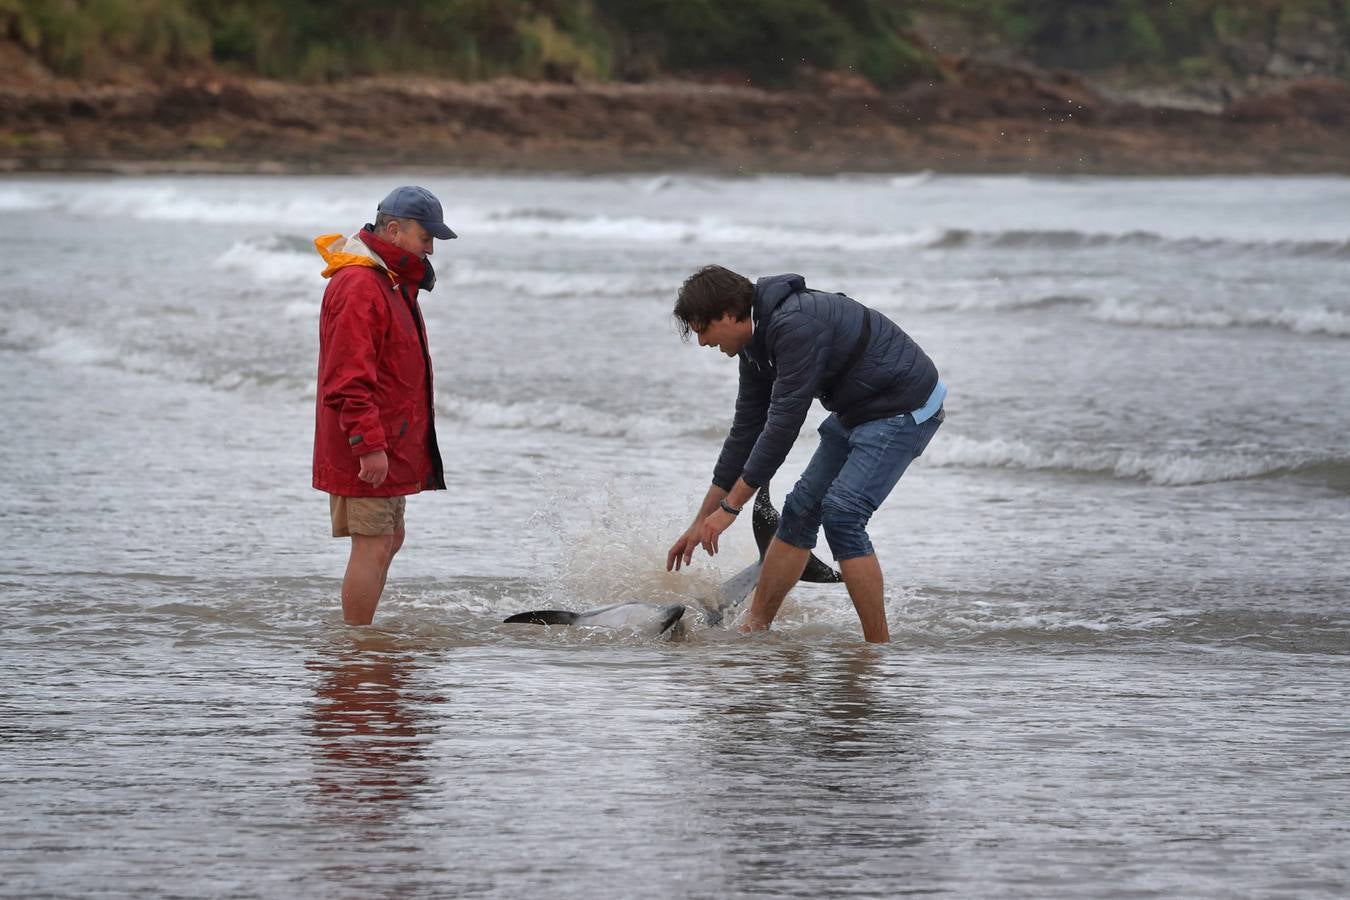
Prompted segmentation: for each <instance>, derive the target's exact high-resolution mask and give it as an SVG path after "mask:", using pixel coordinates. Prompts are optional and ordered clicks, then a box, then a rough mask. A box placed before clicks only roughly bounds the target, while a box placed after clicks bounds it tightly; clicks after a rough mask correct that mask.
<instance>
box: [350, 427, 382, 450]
mask: <svg viewBox="0 0 1350 900" xmlns="http://www.w3.org/2000/svg"><path fill="white" fill-rule="evenodd" d="M347 445H348V446H349V447H351V448H352V456H365V455H366V454H367V453H378V452H379V451H381V450H388V449H389V444H388V442H386V441H385V439H384V431H383V430H376V431H373V432H370V431H367V432H361V433H356V434H351V435H348V436H347Z"/></svg>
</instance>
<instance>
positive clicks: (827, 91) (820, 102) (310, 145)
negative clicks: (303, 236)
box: [0, 60, 1350, 174]
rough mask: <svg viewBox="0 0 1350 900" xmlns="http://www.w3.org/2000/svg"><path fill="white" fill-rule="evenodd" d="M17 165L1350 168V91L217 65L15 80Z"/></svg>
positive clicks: (961, 74)
mask: <svg viewBox="0 0 1350 900" xmlns="http://www.w3.org/2000/svg"><path fill="white" fill-rule="evenodd" d="M391 134H395V135H398V136H399V139H398V140H397V141H391V140H389V136H390V135H391ZM0 166H3V167H5V168H8V169H11V170H15V169H26V170H40V169H48V170H51V169H90V168H92V169H126V168H131V169H154V168H172V169H180V170H214V171H230V170H262V171H344V170H362V169H372V168H380V167H387V166H400V167H407V166H423V167H437V168H469V169H472V168H485V169H493V170H503V169H532V170H556V171H632V170H655V169H672V168H674V169H693V170H702V171H718V172H732V173H735V172H756V171H796V172H808V173H829V172H838V171H897V170H912V169H933V170H937V171H951V172H1046V173H1064V174H1069V173H1141V174H1142V173H1150V174H1171V173H1178V174H1179V173H1205V172H1231V173H1242V172H1277V173H1296V172H1350V87H1347V86H1346V85H1345V84H1344V83H1343V82H1339V81H1334V80H1329V79H1312V80H1301V81H1296V82H1290V83H1287V84H1286V85H1284V86H1283V87H1281V88H1279V89H1278V90H1276V91H1275V92H1273V93H1268V94H1264V95H1254V96H1250V97H1244V98H1241V99H1235V100H1233V101H1232V102H1230V103H1228V104H1227V105H1226V106H1224V107H1223V108H1222V109H1221V110H1219V111H1218V112H1211V111H1205V110H1197V109H1178V108H1171V107H1167V106H1154V105H1148V104H1144V103H1139V102H1135V101H1130V100H1120V99H1117V98H1112V97H1108V96H1106V95H1104V94H1103V93H1102V92H1100V91H1098V90H1096V89H1094V87H1093V86H1091V85H1090V84H1089V83H1088V82H1086V81H1084V80H1082V79H1080V78H1078V77H1076V76H1073V75H1070V74H1067V73H1061V74H1058V75H1047V74H1045V73H1042V72H1038V71H1035V70H1027V69H1021V68H1016V67H1009V66H1006V65H1001V64H995V63H991V62H987V61H986V62H980V61H974V60H956V61H952V62H950V63H948V64H947V68H946V71H945V72H944V75H943V77H942V78H940V79H935V80H933V81H931V82H924V83H920V84H915V85H911V86H909V87H908V88H906V89H904V90H901V91H893V92H882V91H878V90H877V89H875V88H874V87H872V86H871V85H869V84H867V83H866V82H860V81H857V80H848V79H842V80H841V79H837V78H822V79H821V80H820V82H819V83H818V84H817V85H815V86H814V87H813V88H811V89H801V90H791V91H766V90H761V89H758V88H753V87H747V86H744V85H740V86H737V85H727V84H706V83H691V82H673V81H665V82H655V83H648V84H636V85H634V84H612V83H604V84H600V83H593V84H585V83H583V84H553V83H539V82H525V81H519V80H500V81H493V82H483V83H476V84H463V83H455V82H443V81H429V80H410V79H406V78H400V79H369V80H362V81H352V82H344V83H339V84H333V85H323V86H303V85H294V84H287V83H280V82H274V81H264V80H256V79H239V78H224V77H220V76H215V75H198V76H184V77H180V78H177V79H171V80H169V81H166V82H163V83H153V84H152V83H140V84H120V85H99V86H89V85H78V84H71V83H66V82H51V83H47V84H44V85H33V84H29V85H24V86H18V87H14V86H10V87H4V86H0Z"/></svg>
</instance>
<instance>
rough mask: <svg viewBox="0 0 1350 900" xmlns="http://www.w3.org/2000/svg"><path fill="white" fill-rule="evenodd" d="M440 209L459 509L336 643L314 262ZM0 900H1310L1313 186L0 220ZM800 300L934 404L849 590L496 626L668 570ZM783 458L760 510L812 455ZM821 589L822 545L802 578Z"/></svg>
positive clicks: (1336, 655) (1336, 532)
mask: <svg viewBox="0 0 1350 900" xmlns="http://www.w3.org/2000/svg"><path fill="white" fill-rule="evenodd" d="M409 181H417V182H421V183H424V184H426V185H427V186H428V187H430V188H431V189H432V190H433V191H435V192H436V193H437V194H438V195H439V196H440V197H441V198H442V200H443V201H444V203H445V206H446V215H447V219H448V220H449V222H450V224H451V225H452V227H454V228H455V229H456V230H457V231H458V232H459V234H460V235H461V237H460V239H459V240H456V241H452V242H448V243H443V244H440V245H439V246H438V247H437V250H436V254H435V256H434V258H433V262H434V263H435V264H436V266H437V269H438V273H439V283H438V285H437V286H436V289H435V291H434V292H432V293H431V294H428V295H424V298H423V304H424V305H423V308H424V312H425V316H426V320H427V327H428V330H429V333H430V340H431V347H432V356H433V359H434V362H435V366H436V391H437V397H436V406H437V416H438V428H439V433H440V441H441V447H442V449H443V454H444V457H445V462H446V470H447V475H448V480H449V483H450V489H449V490H448V491H445V492H442V493H435V494H423V495H420V496H416V497H413V498H412V499H411V500H410V502H409V505H408V539H407V544H406V547H405V549H404V550H403V552H402V553H401V554H400V555H399V557H398V558H397V560H396V561H395V563H394V567H393V570H392V572H391V576H390V583H389V585H388V588H387V590H386V593H385V598H384V600H383V602H382V604H381V606H380V608H379V613H378V615H377V618H376V623H375V626H374V627H373V628H369V629H358V628H348V627H346V626H344V625H343V624H342V620H341V615H340V611H339V602H338V591H339V585H340V578H341V575H342V570H343V566H344V564H345V560H346V553H347V547H346V543H345V542H343V541H337V540H334V539H332V538H331V537H329V536H328V527H329V526H328V512H327V502H326V500H325V498H324V497H323V495H321V494H319V493H317V492H315V491H314V490H312V489H311V488H310V455H311V447H312V434H313V408H314V402H315V401H314V380H315V367H316V358H317V357H316V354H317V315H318V310H319V300H320V296H321V294H322V291H323V286H324V284H323V281H322V279H321V278H320V277H319V271H320V269H321V268H322V263H321V262H320V260H319V257H318V255H317V254H316V253H315V252H314V250H313V248H312V246H311V241H312V239H313V238H314V237H315V236H316V235H318V234H321V233H324V232H334V231H346V232H351V231H354V230H355V229H356V228H358V227H359V226H360V225H361V224H362V223H363V222H366V221H369V220H370V219H371V218H372V217H373V208H374V206H375V203H376V202H377V201H378V200H379V198H381V197H382V196H384V194H385V193H386V192H387V191H388V190H389V189H390V188H391V187H393V186H394V185H396V184H400V183H406V182H409ZM0 214H3V216H4V217H5V219H6V221H7V222H8V227H7V228H6V234H7V235H8V236H7V237H6V238H5V242H4V243H5V247H4V251H5V254H4V255H5V262H4V276H3V289H0V378H3V385H4V390H3V410H4V416H3V419H4V422H5V425H6V428H5V437H6V441H5V452H4V456H3V462H2V463H0V473H2V474H0V482H2V483H3V491H2V492H0V547H3V548H4V549H3V553H0V596H3V598H4V603H3V605H0V621H3V625H4V627H3V630H0V676H2V677H3V682H4V685H5V690H4V692H3V695H2V696H0V797H3V799H4V815H3V816H2V817H0V894H3V895H4V896H13V897H85V896H99V897H103V896H109V897H112V896H132V895H135V896H178V897H205V896H212V897H215V896H219V897H295V896H310V897H368V896H380V897H503V898H519V897H549V898H559V897H561V898H625V897H698V898H703V897H706V898H725V897H750V896H766V897H768V896H772V897H803V898H823V897H895V896H900V895H918V896H938V897H972V898H989V897H1026V898H1054V897H1074V898H1076V897H1111V898H1115V897H1122V898H1123V897H1130V898H1140V897H1169V898H1172V897H1272V898H1273V897H1299V898H1306V897H1343V896H1345V895H1346V894H1347V892H1350V703H1348V701H1350V602H1348V601H1350V589H1348V588H1347V580H1350V449H1348V448H1347V435H1350V179H1344V178H1279V179H1276V178H1188V179H1174V180H1170V179H1169V180H1145V179H1109V178H1066V179H1051V178H1018V177H997V178H981V177H947V176H937V175H931V174H928V173H917V174H902V175H897V176H894V177H878V176H869V177H849V176H839V177H834V178H794V177H747V178H738V179H715V178H703V177H692V176H679V175H668V176H659V177H656V176H643V177H591V178H571V177H490V176H479V177H469V176H433V175H418V176H412V175H407V174H400V173H391V174H389V175H386V176H381V177H341V178H339V177H122V178H113V177H109V178H102V177H98V178H95V177H80V178H74V177H6V178H4V179H3V180H0ZM707 263H719V264H722V265H725V266H728V267H730V268H733V269H736V270H738V271H740V272H743V273H745V274H747V275H750V276H752V277H754V276H758V275H764V274H776V273H780V272H797V273H800V274H802V275H804V276H805V277H806V279H807V282H808V284H810V285H813V286H815V287H819V288H822V289H826V290H835V291H842V292H845V293H847V294H849V295H850V296H853V297H855V298H857V299H859V300H861V301H862V302H864V303H867V304H870V305H872V306H874V307H876V308H878V309H880V310H882V311H883V312H885V313H886V314H887V315H888V316H890V317H892V318H893V319H895V320H896V321H897V322H898V323H900V325H901V326H902V327H904V328H905V329H906V330H907V331H909V332H910V333H911V334H912V335H913V336H914V337H915V338H916V339H917V340H918V341H919V342H920V343H921V344H922V346H923V347H924V348H925V349H926V350H927V351H928V352H929V353H930V355H931V356H932V357H933V358H934V360H935V361H936V362H937V364H938V366H939V367H940V368H941V370H942V373H943V376H944V378H945V380H946V381H947V383H948V385H949V386H950V389H951V394H950V398H949V400H948V403H947V411H948V418H947V422H946V424H945V425H944V426H943V428H942V429H941V430H940V431H939V433H938V435H937V437H936V438H935V439H934V441H933V443H932V445H931V446H930V448H929V450H928V452H927V454H925V456H924V457H923V458H922V459H921V460H919V461H918V462H917V463H916V464H915V465H914V467H913V468H912V469H911V470H910V472H909V473H908V474H906V476H905V477H904V479H903V480H902V481H901V483H900V486H899V487H898V488H897V490H896V492H895V493H894V494H893V495H892V497H891V499H890V501H889V502H888V503H887V504H886V505H885V506H884V507H883V508H882V509H881V511H880V512H879V513H878V514H877V516H876V518H875V519H874V520H873V525H872V536H873V540H874V542H875V544H876V546H877V549H878V554H879V556H880V559H881V562H882V565H883V568H884V569H885V572H886V576H887V589H886V593H887V610H888V615H889V620H890V629H891V633H892V636H893V639H894V640H893V643H892V644H890V645H887V646H884V647H872V646H867V645H865V644H863V643H862V642H861V639H860V631H859V627H858V623H857V619H856V617H855V616H854V613H853V611H852V607H851V605H850V603H849V601H848V599H847V595H846V594H845V593H844V591H843V588H842V587H841V586H838V585H811V586H804V587H801V588H799V589H798V590H797V591H795V592H794V593H793V594H792V595H791V596H790V597H789V598H788V600H787V602H786V604H785V606H784V609H783V612H782V614H781V615H780V617H779V620H778V621H777V622H776V623H775V627H774V630H773V631H772V632H770V633H769V634H767V635H758V636H754V637H748V638H746V637H738V636H736V635H735V634H734V633H729V632H728V631H726V630H721V629H709V628H694V629H692V630H691V632H690V633H689V634H688V635H687V636H686V637H685V639H684V640H682V641H678V642H659V641H654V640H650V639H645V638H642V637H639V636H636V635H632V634H624V633H617V632H612V631H602V630H581V629H569V628H563V627H551V628H543V627H532V626H514V625H511V626H508V625H504V624H502V623H501V620H502V619H503V618H504V617H506V616H507V615H510V614H511V613H514V612H519V611H522V610H526V609H531V608H540V607H556V608H564V609H578V610H580V609H585V608H588V607H593V606H598V605H602V604H605V603H612V602H615V601H618V600H623V599H631V598H640V599H652V600H660V601H663V602H681V601H689V600H691V599H693V598H696V597H699V596H702V595H706V594H707V593H709V592H710V591H712V590H714V589H715V588H716V586H717V585H718V584H719V583H720V581H721V580H722V579H724V578H726V577H729V576H730V575H731V574H732V573H734V572H735V571H736V570H737V569H738V568H740V567H741V566H743V565H745V564H746V563H747V562H749V561H751V560H752V559H753V557H754V549H753V546H754V543H753V540H752V538H751V535H750V529H749V527H748V526H746V525H745V524H744V523H741V524H738V525H737V526H735V527H733V528H732V529H731V530H730V531H728V532H727V534H726V535H724V537H723V539H722V544H723V552H722V553H721V554H719V555H718V556H717V557H716V558H713V559H709V558H708V557H706V556H704V555H702V554H701V553H700V554H699V556H698V557H697V558H696V561H695V564H694V566H693V567H692V569H689V570H686V571H685V572H683V573H678V574H676V573H667V572H665V571H664V560H665V554H666V550H667V549H668V547H669V546H670V544H671V542H672V541H674V539H675V538H676V537H677V536H678V534H679V533H680V532H681V531H682V529H683V528H684V527H685V526H686V525H687V524H688V522H689V520H690V518H691V516H692V513H693V510H694V508H695V506H696V504H697V502H698V500H699V499H700V498H701V497H702V494H703V492H704V490H705V489H706V487H707V484H708V480H709V477H710V475H711V469H712V464H713V460H714V459H715V457H716V455H717V451H718V448H719V446H720V442H721V439H722V437H723V435H724V434H725V430H726V428H727V425H728V423H729V421H730V414H731V407H732V402H733V399H734V396H735V389H736V383H735V382H736V367H735V364H734V363H733V362H732V361H730V360H727V359H726V358H724V357H722V356H721V355H720V354H719V353H717V352H716V351H710V350H705V349H701V348H699V347H698V346H697V345H696V344H685V343H682V342H681V341H680V339H679V337H678V334H677V332H676V329H675V327H674V323H673V321H672V319H671V317H670V308H671V306H672V304H673V302H674V298H675V293H676V290H677V289H678V287H679V285H680V283H681V281H682V280H683V279H684V277H685V276H687V275H688V274H689V273H690V272H692V271H693V270H694V269H695V268H697V267H699V266H702V265H704V264H707ZM820 418H821V413H820V411H819V408H817V409H816V410H815V411H814V412H813V414H812V416H811V418H810V419H809V420H808V423H807V427H806V428H805V429H804V430H803V432H802V436H801V438H800V440H799V441H798V444H797V446H796V448H795V449H794V450H793V452H792V455H791V456H790V457H789V459H788V462H787V464H786V466H785V467H784V469H783V471H782V472H780V474H779V476H778V477H777V479H775V482H774V485H773V490H774V493H775V497H776V498H777V499H778V500H779V502H780V503H781V498H782V497H783V496H784V495H785V494H786V492H787V490H788V489H789V488H790V487H791V484H792V482H793V480H794V479H795V477H796V475H797V474H798V473H799V472H800V471H801V469H802V467H803V466H804V465H805V463H806V460H807V459H808V458H809V456H810V454H811V452H812V450H813V449H814V445H815V431H814V426H815V425H816V424H818V423H819V421H820ZM822 547H823V544H822Z"/></svg>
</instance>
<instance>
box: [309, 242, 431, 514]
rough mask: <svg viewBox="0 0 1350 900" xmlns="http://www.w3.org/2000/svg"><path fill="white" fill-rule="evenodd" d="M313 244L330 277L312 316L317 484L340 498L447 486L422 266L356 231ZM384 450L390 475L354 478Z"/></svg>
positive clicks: (425, 267)
mask: <svg viewBox="0 0 1350 900" xmlns="http://www.w3.org/2000/svg"><path fill="white" fill-rule="evenodd" d="M314 246H315V247H316V248H317V249H318V251H319V254H320V255H321V256H323V258H324V262H325V263H327V267H326V268H325V269H324V271H323V276H324V277H325V278H328V279H329V282H328V289H327V290H326V291H324V295H323V306H322V308H321V309H320V312H319V386H318V397H317V402H316V404H315V422H314V487H316V488H318V489H319V490H321V491H326V492H328V493H330V494H339V495H341V496H345V497H397V496H400V495H402V494H415V493H417V492H418V491H421V490H424V489H425V490H437V489H443V488H444V487H445V476H444V473H443V470H442V467H441V456H440V451H439V449H438V448H437V444H436V427H435V408H434V407H433V405H432V374H431V356H430V354H429V353H428V351H427V336H426V328H425V326H424V324H423V322H422V311H421V309H420V308H419V307H418V305H417V293H418V290H419V287H420V286H421V283H422V280H423V278H424V276H425V275H426V273H427V270H428V268H429V267H428V265H427V263H426V262H425V261H424V260H423V259H422V258H421V257H419V256H418V255H417V254H415V253H408V252H406V251H404V250H402V249H400V248H398V247H395V246H394V245H393V244H390V243H389V242H388V241H385V240H382V239H381V238H378V237H376V236H375V234H374V233H373V232H372V231H369V230H363V231H361V232H358V233H357V234H355V235H353V236H352V237H343V236H342V235H340V234H326V235H322V236H320V237H318V238H315V239H314ZM377 450H383V451H385V453H386V454H387V455H388V457H389V475H388V477H387V478H386V479H385V480H384V481H383V482H382V483H381V484H379V485H378V486H376V485H371V484H367V483H366V482H364V481H362V480H360V479H359V478H357V474H358V473H359V472H360V471H361V460H360V458H361V457H362V456H363V455H365V454H367V453H374V452H375V451H377Z"/></svg>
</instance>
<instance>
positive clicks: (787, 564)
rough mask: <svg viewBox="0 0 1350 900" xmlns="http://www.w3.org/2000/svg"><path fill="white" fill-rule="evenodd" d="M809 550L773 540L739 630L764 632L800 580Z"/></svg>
mask: <svg viewBox="0 0 1350 900" xmlns="http://www.w3.org/2000/svg"><path fill="white" fill-rule="evenodd" d="M810 558H811V551H810V550H804V549H802V548H801V547H794V546H792V545H791V544H789V543H786V542H784V541H780V540H779V539H778V538H774V539H773V540H772V541H770V542H769V549H768V550H767V551H765V553H764V567H763V568H762V569H760V572H759V582H758V583H757V584H756V585H755V598H754V600H752V601H750V612H748V613H747V614H746V616H745V621H744V622H742V623H741V627H740V631H741V632H742V633H747V632H751V631H768V630H769V623H771V622H772V621H773V617H774V616H776V615H778V607H780V606H782V605H783V598H784V597H786V596H787V592H788V591H790V590H792V586H793V585H795V584H796V583H797V580H798V579H799V578H801V577H802V570H804V569H805V568H806V561H807V560H808V559H810Z"/></svg>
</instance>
